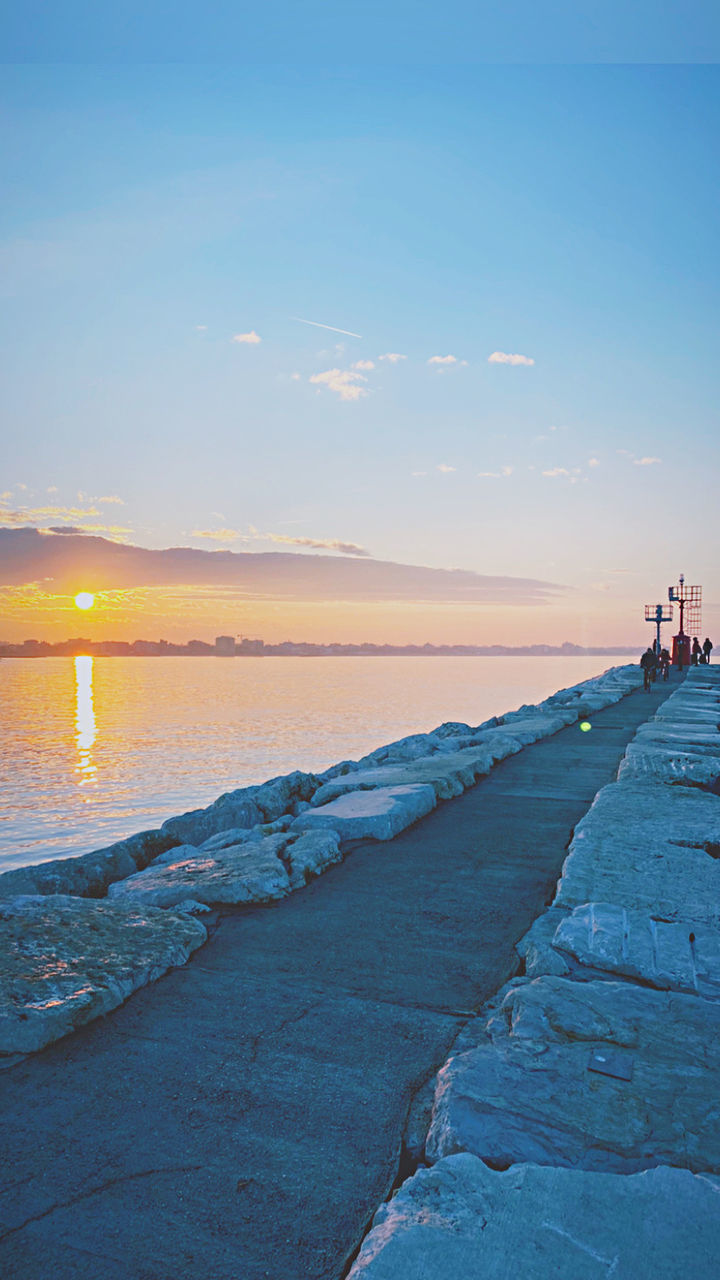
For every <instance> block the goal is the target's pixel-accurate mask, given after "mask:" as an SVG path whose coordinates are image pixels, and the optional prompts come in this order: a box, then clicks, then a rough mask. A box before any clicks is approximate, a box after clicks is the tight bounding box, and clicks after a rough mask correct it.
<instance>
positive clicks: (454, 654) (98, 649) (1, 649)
mask: <svg viewBox="0 0 720 1280" xmlns="http://www.w3.org/2000/svg"><path fill="white" fill-rule="evenodd" d="M140 646H142V647H140ZM641 647H642V646H640V645H626V646H624V647H620V646H618V647H614V648H608V649H602V648H583V647H582V646H580V645H561V646H558V647H553V646H552V645H528V646H525V647H522V646H519V647H517V648H505V647H504V646H502V645H489V646H485V647H483V646H470V645H310V644H307V645H304V644H287V645H285V644H279V645H264V646H263V648H262V649H259V650H255V649H252V650H249V649H242V648H239V647H238V648H236V649H235V651H234V652H227V651H224V650H222V649H216V648H215V647H214V646H213V645H207V647H206V648H203V649H202V650H198V649H189V648H188V647H187V646H185V645H170V644H168V645H164V644H162V642H155V641H141V642H138V645H137V647H136V646H135V645H128V646H127V647H122V648H121V647H120V646H119V645H117V644H115V642H112V641H108V642H99V643H90V642H89V643H87V644H77V642H75V643H74V644H73V642H71V641H67V642H65V643H62V644H59V645H57V646H55V645H49V646H47V648H45V647H44V646H43V647H42V648H39V649H28V648H25V647H24V646H23V645H1V646H0V658H79V657H89V658H233V657H234V658H594V657H601V658H602V657H608V658H612V657H618V656H627V655H628V654H631V653H635V652H637V653H639V652H640V651H641Z"/></svg>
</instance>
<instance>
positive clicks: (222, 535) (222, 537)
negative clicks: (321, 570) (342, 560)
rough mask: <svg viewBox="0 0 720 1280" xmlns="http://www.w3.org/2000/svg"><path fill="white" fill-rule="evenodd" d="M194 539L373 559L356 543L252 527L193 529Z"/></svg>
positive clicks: (369, 553)
mask: <svg viewBox="0 0 720 1280" xmlns="http://www.w3.org/2000/svg"><path fill="white" fill-rule="evenodd" d="M192 537H193V538H204V539H207V540H208V541H209V542H222V543H224V544H225V545H227V543H229V542H274V543H280V544H281V545H283V546H292V547H311V548H312V549H313V550H315V551H337V552H338V553H339V554H340V555H344V556H365V557H368V558H371V552H369V551H368V550H367V549H366V548H365V547H360V546H358V544H357V543H356V542H343V541H342V540H341V539H340V538H303V537H298V538H292V537H290V535H289V534H286V533H262V532H261V531H260V530H259V529H254V528H253V526H252V525H251V526H250V528H249V531H245V530H243V529H193V530H192Z"/></svg>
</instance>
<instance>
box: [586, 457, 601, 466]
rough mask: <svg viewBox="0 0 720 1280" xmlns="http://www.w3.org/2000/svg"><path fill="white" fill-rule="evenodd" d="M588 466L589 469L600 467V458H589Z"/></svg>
mask: <svg viewBox="0 0 720 1280" xmlns="http://www.w3.org/2000/svg"><path fill="white" fill-rule="evenodd" d="M588 466H589V467H599V466H600V459H599V458H588Z"/></svg>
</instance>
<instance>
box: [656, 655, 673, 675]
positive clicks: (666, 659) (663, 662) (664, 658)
mask: <svg viewBox="0 0 720 1280" xmlns="http://www.w3.org/2000/svg"><path fill="white" fill-rule="evenodd" d="M658 666H659V667H660V671H661V673H662V678H663V680H667V678H668V673H669V671H670V654H669V652H668V650H667V649H661V650H660V657H659V659H658Z"/></svg>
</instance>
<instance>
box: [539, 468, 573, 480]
mask: <svg viewBox="0 0 720 1280" xmlns="http://www.w3.org/2000/svg"><path fill="white" fill-rule="evenodd" d="M543 475H544V476H551V477H552V478H554V477H555V476H569V475H570V472H569V471H568V469H567V467H551V468H550V470H549V471H543Z"/></svg>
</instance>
